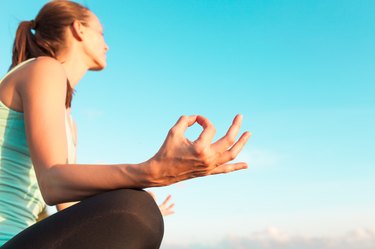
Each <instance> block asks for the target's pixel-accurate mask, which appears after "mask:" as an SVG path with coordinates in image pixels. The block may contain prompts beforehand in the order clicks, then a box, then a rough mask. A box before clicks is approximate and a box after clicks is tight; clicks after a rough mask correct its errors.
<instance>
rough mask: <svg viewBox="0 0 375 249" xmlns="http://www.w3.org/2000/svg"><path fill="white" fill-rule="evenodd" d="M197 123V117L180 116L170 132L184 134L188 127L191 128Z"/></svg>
mask: <svg viewBox="0 0 375 249" xmlns="http://www.w3.org/2000/svg"><path fill="white" fill-rule="evenodd" d="M196 121H197V115H191V116H185V115H184V116H181V117H180V118H179V119H178V120H177V122H176V124H175V125H174V126H173V127H172V129H171V130H174V131H175V132H176V133H181V134H183V133H185V131H186V130H187V128H188V127H190V126H192V125H193V124H194V123H195V122H196Z"/></svg>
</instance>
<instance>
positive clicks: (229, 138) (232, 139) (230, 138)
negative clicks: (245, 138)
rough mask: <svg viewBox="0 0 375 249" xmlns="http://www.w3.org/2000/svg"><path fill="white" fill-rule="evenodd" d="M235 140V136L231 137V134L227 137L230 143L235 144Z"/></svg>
mask: <svg viewBox="0 0 375 249" xmlns="http://www.w3.org/2000/svg"><path fill="white" fill-rule="evenodd" d="M234 142H235V140H234V138H233V137H231V136H229V137H227V143H228V144H229V145H232V144H234Z"/></svg>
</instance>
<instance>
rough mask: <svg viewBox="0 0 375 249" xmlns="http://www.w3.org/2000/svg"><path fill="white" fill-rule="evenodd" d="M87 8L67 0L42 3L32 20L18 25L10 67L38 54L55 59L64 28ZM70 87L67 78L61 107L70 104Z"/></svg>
mask: <svg viewBox="0 0 375 249" xmlns="http://www.w3.org/2000/svg"><path fill="white" fill-rule="evenodd" d="M88 12H89V9H88V8H86V7H84V6H82V5H80V4H78V3H75V2H71V1H66V0H54V1H51V2H49V3H47V4H45V5H44V6H43V8H42V9H41V10H40V11H39V13H38V15H37V17H36V18H35V20H31V21H23V22H21V23H20V24H19V26H18V28H17V31H16V37H15V39H14V44H13V50H12V52H13V53H12V64H11V66H10V68H9V70H10V69H12V68H13V67H15V66H16V65H18V64H20V63H21V62H23V61H25V60H28V59H30V58H36V57H39V56H49V57H52V58H55V59H56V56H57V52H58V51H59V50H60V49H61V48H62V47H64V45H65V33H64V32H65V28H66V27H68V26H69V25H71V24H72V23H73V22H74V20H80V21H82V23H85V21H86V20H87V19H88V16H89V13H88ZM73 94H74V89H73V88H72V87H71V85H70V83H69V79H67V91H66V98H65V107H66V108H69V107H71V102H72V99H73Z"/></svg>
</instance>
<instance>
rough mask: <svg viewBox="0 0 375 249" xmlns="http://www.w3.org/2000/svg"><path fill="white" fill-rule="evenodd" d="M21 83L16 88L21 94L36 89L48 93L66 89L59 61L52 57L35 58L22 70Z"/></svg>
mask: <svg viewBox="0 0 375 249" xmlns="http://www.w3.org/2000/svg"><path fill="white" fill-rule="evenodd" d="M23 78H24V80H22V82H23V84H21V85H20V86H19V88H18V91H19V93H20V95H21V96H23V97H24V96H27V95H28V93H30V92H34V91H38V92H39V93H40V94H41V93H42V92H44V93H48V92H50V91H57V92H62V93H64V92H65V91H66V81H67V76H66V73H65V70H64V68H63V67H62V65H61V63H60V62H59V61H57V60H56V59H54V58H51V57H47V56H41V57H38V58H37V59H35V60H34V61H33V62H32V63H30V65H29V66H28V68H27V69H25V72H24V77H23Z"/></svg>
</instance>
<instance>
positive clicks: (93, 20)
mask: <svg viewBox="0 0 375 249" xmlns="http://www.w3.org/2000/svg"><path fill="white" fill-rule="evenodd" d="M87 22H88V25H90V26H91V27H95V28H97V29H100V30H103V26H102V24H101V23H100V20H99V18H98V17H97V16H96V15H95V14H94V13H92V12H91V11H89V18H88V20H87Z"/></svg>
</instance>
